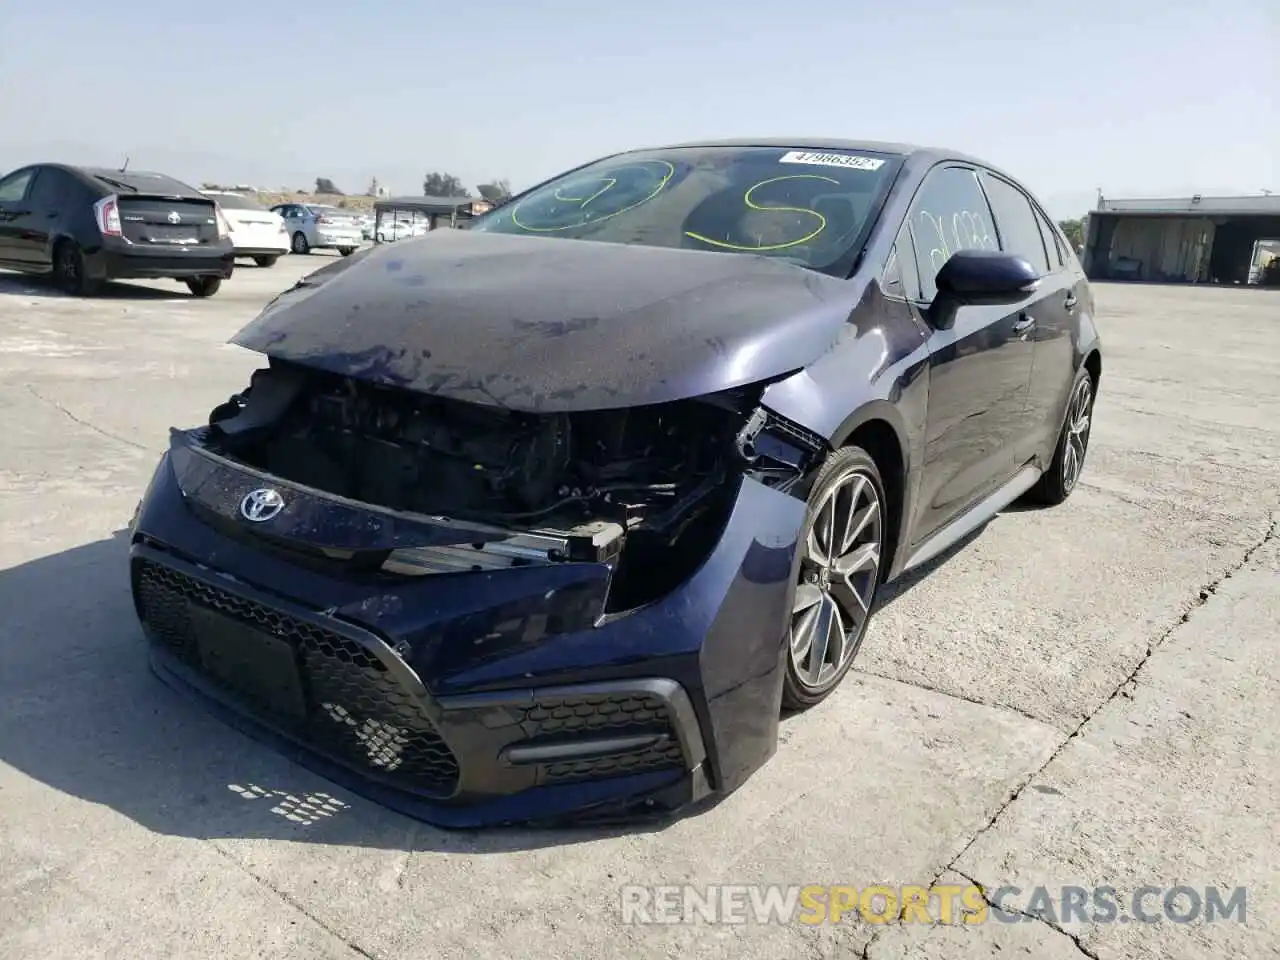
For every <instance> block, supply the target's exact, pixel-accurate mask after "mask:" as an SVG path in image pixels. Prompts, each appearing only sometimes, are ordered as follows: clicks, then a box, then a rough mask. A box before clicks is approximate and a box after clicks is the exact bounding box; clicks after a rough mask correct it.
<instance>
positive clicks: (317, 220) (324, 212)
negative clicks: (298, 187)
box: [271, 203, 364, 257]
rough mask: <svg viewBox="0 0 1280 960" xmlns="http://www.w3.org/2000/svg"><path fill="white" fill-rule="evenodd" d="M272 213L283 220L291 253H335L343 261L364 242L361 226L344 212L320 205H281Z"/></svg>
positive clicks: (273, 209) (352, 216)
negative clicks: (327, 251) (340, 256)
mask: <svg viewBox="0 0 1280 960" xmlns="http://www.w3.org/2000/svg"><path fill="white" fill-rule="evenodd" d="M271 211H272V213H278V214H280V216H281V217H283V218H284V225H285V229H286V230H287V231H288V233H289V249H291V250H292V251H293V252H294V253H300V254H301V253H310V252H311V251H312V250H337V251H338V252H339V253H340V254H342V255H343V256H344V257H346V256H350V255H351V253H352V252H353V251H354V250H355V249H356V248H357V247H359V246H360V244H361V243H362V242H363V241H364V237H363V236H361V233H360V224H359V223H358V222H357V221H356V218H355V216H354V215H353V214H352V213H350V212H349V211H347V210H340V209H338V208H337V207H331V206H327V205H325V204H320V203H281V204H277V205H276V206H274V207H272V208H271Z"/></svg>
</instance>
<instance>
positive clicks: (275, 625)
mask: <svg viewBox="0 0 1280 960" xmlns="http://www.w3.org/2000/svg"><path fill="white" fill-rule="evenodd" d="M134 578H135V580H134V583H135V590H136V593H137V598H138V608H139V612H140V614H141V616H142V620H143V623H144V624H145V625H146V626H147V628H148V629H149V631H150V633H151V634H152V636H153V638H154V640H155V642H157V643H159V644H161V645H163V646H164V647H165V648H166V649H167V650H169V651H170V652H171V653H172V654H174V655H175V656H176V657H177V658H178V659H179V660H180V661H182V663H184V664H185V665H186V666H188V667H189V668H191V669H193V670H195V671H197V672H198V673H199V674H200V675H201V676H202V677H204V678H205V679H207V680H209V681H211V682H213V683H215V684H217V685H218V686H219V687H221V688H223V689H224V690H226V691H227V692H228V693H229V694H231V695H232V696H233V697H235V698H237V699H238V700H240V701H241V702H242V703H244V704H245V706H246V707H247V708H249V709H250V710H252V711H254V712H257V713H260V714H262V715H264V718H265V719H267V720H269V721H271V722H273V723H274V724H275V725H277V726H280V727H282V728H284V729H286V730H287V731H288V732H289V733H291V734H292V735H294V736H296V737H297V738H298V739H300V740H302V741H304V742H305V743H306V744H307V745H308V746H311V747H312V748H314V749H316V750H317V751H318V752H320V753H323V754H325V755H327V756H329V757H330V758H332V759H334V760H336V761H338V762H341V763H343V764H344V765H346V766H348V767H352V768H354V769H356V770H359V771H360V772H362V773H364V774H366V775H371V776H374V777H376V778H377V779H380V780H383V781H386V782H388V783H390V784H392V785H394V786H397V787H399V788H401V789H408V790H412V791H414V792H416V793H421V794H423V795H425V796H430V797H435V798H439V797H446V796H449V795H451V794H452V793H453V792H454V791H455V790H456V789H457V785H458V761H457V758H456V757H454V755H453V752H452V751H451V750H450V749H449V747H448V745H447V744H445V742H444V740H443V739H441V737H440V734H439V733H438V732H437V731H436V729H435V727H434V725H433V724H432V723H431V721H430V719H429V718H428V717H427V716H426V714H425V712H424V711H423V709H422V705H421V704H420V702H419V701H418V699H417V698H416V697H415V696H414V695H413V694H412V693H411V692H410V691H409V690H407V689H406V688H405V687H404V685H403V684H402V683H401V682H400V681H399V680H398V679H397V678H396V677H395V676H394V675H393V673H392V671H391V670H390V669H389V668H388V666H387V664H386V663H385V662H384V661H383V660H382V659H381V658H379V657H378V656H377V655H376V654H375V653H374V652H373V651H372V650H371V649H370V648H369V647H368V646H366V645H364V644H362V643H360V642H358V641H357V640H354V639H352V638H350V637H347V636H344V635H343V634H340V633H338V632H336V631H333V630H328V629H326V628H324V627H321V626H318V625H316V624H313V623H310V622H308V621H306V620H303V619H300V618H298V617H295V616H293V615H292V614H289V613H285V612H282V611H280V610H276V609H273V608H271V607H268V606H265V605H264V604H261V603H257V602H256V601H252V600H248V599H246V598H244V597H241V596H238V595H236V594H233V593H230V592H228V591H226V590H223V589H221V588H219V587H216V586H213V585H212V584H209V583H206V582H204V581H203V580H198V579H196V578H194V577H191V576H188V575H187V574H184V573H181V572H179V571H177V570H174V569H172V568H170V567H166V566H162V565H160V564H157V563H154V562H152V561H150V560H139V561H137V562H136V565H135V568H134ZM210 614H212V615H213V616H210ZM245 628H247V629H245ZM229 637H233V638H234V641H235V644H237V645H238V646H237V647H236V648H235V650H236V653H237V654H238V655H239V656H241V657H244V658H248V659H237V658H236V655H232V656H230V657H228V656H223V655H222V652H221V651H222V645H223V644H224V643H226V642H228V638H229ZM255 648H260V649H255ZM277 648H278V652H277ZM247 662H251V663H252V664H253V669H249V668H246V667H245V666H244V664H245V663H247ZM228 665H230V666H228Z"/></svg>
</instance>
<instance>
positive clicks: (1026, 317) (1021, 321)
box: [1013, 313, 1036, 339]
mask: <svg viewBox="0 0 1280 960" xmlns="http://www.w3.org/2000/svg"><path fill="white" fill-rule="evenodd" d="M1035 325H1036V318H1035V317H1033V316H1031V315H1030V314H1029V313H1021V314H1019V315H1018V319H1017V321H1016V322H1015V323H1014V325H1013V332H1014V333H1016V334H1018V335H1019V337H1022V335H1023V334H1025V333H1026V332H1027V331H1028V330H1030V329H1031V328H1032V327H1034V326H1035ZM1023 339H1025V338H1023Z"/></svg>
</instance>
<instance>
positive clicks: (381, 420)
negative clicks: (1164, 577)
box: [130, 140, 1102, 827]
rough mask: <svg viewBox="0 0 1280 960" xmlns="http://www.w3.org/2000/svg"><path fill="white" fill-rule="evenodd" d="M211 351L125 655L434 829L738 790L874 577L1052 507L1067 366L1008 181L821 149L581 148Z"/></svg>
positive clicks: (1045, 258) (138, 587) (1032, 238)
mask: <svg viewBox="0 0 1280 960" xmlns="http://www.w3.org/2000/svg"><path fill="white" fill-rule="evenodd" d="M233 342H234V343H236V344H238V345H240V346H242V347H245V348H246V349H249V350H253V351H256V352H258V353H260V354H262V355H263V356H264V360H265V361H266V362H264V363H263V364H262V365H261V369H259V370H257V371H256V372H255V373H254V374H253V375H252V377H251V378H250V381H249V383H248V384H247V386H242V385H240V384H236V385H235V386H234V387H233V388H232V389H233V391H234V392H233V393H231V395H230V396H229V398H228V399H227V400H226V401H224V402H223V403H221V404H219V405H218V406H217V407H215V408H214V409H213V410H212V411H211V412H210V414H209V416H208V417H207V418H201V422H200V423H199V424H197V425H196V426H195V427H194V428H193V429H189V430H174V431H173V432H172V433H171V435H170V447H169V450H168V451H167V453H166V454H165V455H164V456H163V457H162V459H161V461H160V463H159V465H158V468H157V470H156V473H155V477H154V479H153V481H152V483H151V485H150V486H149V488H148V490H147V493H146V495H145V498H144V500H143V501H142V503H141V504H140V506H139V510H138V513H137V515H136V519H135V521H134V523H133V524H132V528H131V531H130V537H131V540H132V545H131V548H130V549H131V563H132V583H133V591H134V597H135V601H136V609H137V611H138V614H139V616H140V617H141V619H142V622H143V625H144V628H145V634H146V636H147V637H148V639H149V641H150V650H151V656H152V662H153V663H154V664H155V665H156V668H157V670H158V671H159V672H160V674H161V675H162V676H164V677H166V678H167V679H168V680H169V681H170V682H172V683H174V684H175V685H176V686H178V687H180V688H183V689H186V690H188V691H191V692H195V693H197V694H199V695H201V696H204V697H207V698H208V700H209V701H211V702H213V703H220V704H222V705H223V706H224V707H228V708H230V709H231V710H233V711H235V712H238V713H239V714H240V716H241V718H242V719H241V720H240V721H239V723H240V725H241V726H242V728H244V729H247V730H253V731H256V732H257V733H258V734H259V735H260V736H262V737H263V738H265V739H268V740H269V741H270V742H273V743H276V744H283V745H285V746H286V747H287V749H288V750H289V752H290V754H291V755H293V756H296V757H298V758H299V759H302V760H303V761H304V762H307V763H309V764H311V765H312V766H313V767H314V768H316V769H317V770H319V771H321V772H322V773H323V774H324V775H325V776H328V777H330V778H332V779H335V780H337V781H338V782H341V783H344V784H346V785H348V786H350V787H352V788H354V789H357V790H361V791H363V792H365V793H366V794H368V795H370V796H372V797H374V798H375V799H377V800H379V801H381V802H383V803H387V804H390V805H393V806H395V807H396V808H397V809H399V810H402V811H404V812H406V813H408V814H411V815H413V816H418V817H421V818H423V819H426V820H429V821H431V822H433V823H438V824H442V825H446V826H464V827H473V826H477V825H482V824H498V823H508V822H511V821H520V820H549V819H557V818H562V819H565V820H572V821H578V822H580V821H581V820H583V819H586V818H589V817H591V816H597V815H598V816H602V817H614V816H618V815H624V814H628V813H636V812H641V811H647V812H652V811H656V810H665V809H669V808H673V807H679V806H682V805H684V804H688V803H691V802H694V801H697V800H701V799H704V798H706V797H707V796H708V795H710V794H720V795H723V794H725V793H728V792H730V791H732V790H734V789H736V788H738V787H739V786H741V785H742V784H743V783H744V781H746V779H747V778H748V777H749V776H750V775H751V773H752V772H753V771H754V770H756V769H757V768H758V767H759V766H760V765H761V764H763V763H765V762H766V761H768V759H769V758H770V757H772V756H773V755H774V753H775V752H776V751H777V749H778V729H779V728H778V721H779V715H780V712H781V711H782V710H783V709H796V708H805V707H809V706H812V705H814V704H817V703H819V702H821V701H822V700H824V699H825V698H826V697H828V696H829V695H830V694H831V693H832V692H833V691H834V690H836V689H837V687H838V686H839V685H840V683H841V681H842V680H843V679H844V678H845V677H846V676H847V674H848V672H849V669H850V667H851V665H852V664H853V662H854V659H855V657H856V656H857V655H858V651H859V649H860V647H861V646H862V643H863V639H864V637H865V636H866V635H867V634H866V631H867V625H868V623H869V621H870V620H871V618H872V617H873V616H874V612H875V610H876V601H877V598H878V597H880V596H881V592H880V591H881V587H882V586H883V585H884V584H886V583H890V582H892V581H894V580H896V579H898V578H899V577H901V576H902V575H903V574H904V573H907V572H908V571H913V570H914V571H917V572H918V574H917V575H919V574H920V573H923V572H925V571H927V570H928V569H930V566H929V564H930V561H933V560H935V559H936V558H938V557H939V556H940V555H943V554H944V553H945V552H946V551H948V550H950V549H952V548H954V547H956V546H957V545H958V544H961V543H963V542H964V541H965V540H966V539H967V538H968V537H969V536H970V535H972V534H974V533H975V532H976V531H978V530H980V529H981V528H982V527H983V526H984V525H985V524H986V523H988V522H989V521H990V520H992V519H993V518H994V517H995V516H996V515H997V514H998V513H1000V512H1001V511H1002V510H1003V509H1004V508H1005V507H1007V506H1009V505H1010V504H1011V503H1013V502H1014V501H1015V500H1018V499H1020V498H1025V499H1026V500H1028V501H1030V502H1033V503H1036V504H1039V505H1044V506H1052V505H1055V504H1060V503H1062V502H1063V501H1065V500H1066V499H1067V498H1068V497H1069V496H1071V494H1072V491H1073V490H1075V489H1076V487H1077V481H1078V479H1079V477H1080V475H1081V469H1082V467H1083V465H1084V460H1085V455H1086V453H1087V450H1088V443H1089V437H1090V432H1091V429H1092V427H1091V424H1092V415H1093V401H1094V397H1095V396H1096V395H1097V388H1098V383H1099V379H1100V377H1101V372H1102V365H1101V364H1102V360H1101V347H1100V340H1099V335H1098V330H1097V326H1096V324H1095V322H1094V298H1093V294H1092V293H1091V291H1090V287H1089V284H1088V282H1087V281H1086V279H1085V276H1084V272H1083V271H1082V270H1081V268H1080V264H1079V263H1078V262H1077V260H1076V258H1075V256H1074V255H1073V254H1072V252H1071V250H1070V248H1069V247H1068V245H1067V241H1066V239H1065V237H1064V236H1063V234H1062V232H1061V230H1060V229H1059V228H1058V226H1057V225H1056V224H1055V223H1054V222H1053V221H1052V220H1051V219H1050V218H1049V217H1048V215H1047V214H1046V213H1045V211H1044V208H1043V206H1042V205H1041V204H1040V203H1038V202H1037V201H1036V200H1035V198H1034V197H1033V196H1032V195H1031V194H1030V193H1029V192H1028V191H1027V190H1026V189H1025V188H1024V187H1023V186H1021V185H1020V184H1019V183H1018V182H1017V181H1016V180H1014V179H1013V178H1012V177H1010V176H1009V175H1008V174H1006V173H1003V172H1001V171H1000V170H998V169H996V168H994V167H992V166H990V165H988V164H986V163H983V162H982V161H980V160H977V159H974V158H971V157H967V156H965V155H963V154H960V153H955V152H952V151H949V150H934V149H922V148H913V147H908V146H902V145H896V144H885V143H857V142H849V141H843V140H828V141H820V142H816V143H815V142H800V143H796V142H792V141H778V140H750V141H739V142H714V143H700V144H685V145H682V146H674V147H667V148H661V149H650V150H643V151H636V152H631V153H624V154H620V155H616V156H612V157H607V158H605V159H603V160H599V161H596V162H594V163H591V164H588V165H586V166H583V167H580V168H578V169H576V170H574V171H571V172H569V173H566V174H564V175H562V176H560V177H557V178H554V179H552V180H550V181H548V182H546V183H544V184H542V185H541V186H538V187H535V188H533V189H531V190H529V191H527V192H526V193H524V194H521V195H519V196H517V197H515V198H514V199H513V200H512V201H511V202H510V203H508V204H505V205H504V206H501V207H498V208H496V209H494V210H493V211H491V212H490V213H488V214H486V215H482V216H480V217H478V218H476V219H475V220H472V221H470V226H469V228H468V229H465V230H450V229H443V230H442V229H436V230H432V231H431V232H430V233H429V234H427V236H425V237H423V238H422V239H420V240H416V241H414V242H413V243H411V244H405V245H400V246H398V247H397V246H396V245H392V246H390V247H382V246H375V247H374V248H373V249H372V250H370V251H369V252H368V253H362V254H361V255H360V256H358V257H351V258H349V259H347V260H341V261H336V262H333V263H330V264H329V265H328V266H326V267H324V268H322V269H321V270H318V271H316V272H314V273H312V274H310V275H309V276H308V277H305V278H303V279H302V280H301V281H300V282H299V283H298V284H297V285H296V286H295V287H293V288H291V289H290V290H288V291H286V292H284V293H282V294H281V295H280V296H278V297H276V298H275V299H274V300H273V301H272V302H271V303H270V304H269V305H267V306H266V307H265V308H264V309H263V311H262V312H261V313H260V314H259V315H258V317H257V318H256V319H254V320H253V321H252V322H251V323H249V324H248V326H246V327H245V328H244V329H243V330H241V331H240V333H239V334H237V335H236V336H235V337H234V338H233ZM1009 522H1012V523H1016V522H1018V520H1017V519H1016V518H1015V519H1013V520H1011V521H1009ZM1028 603H1029V604H1033V603H1034V598H1028ZM846 747H847V745H845V744H833V745H832V749H845V748H846ZM867 775H868V776H875V772H874V771H868V772H867Z"/></svg>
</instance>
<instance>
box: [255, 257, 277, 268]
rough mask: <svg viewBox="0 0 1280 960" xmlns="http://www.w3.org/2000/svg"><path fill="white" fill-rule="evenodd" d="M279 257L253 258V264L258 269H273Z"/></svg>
mask: <svg viewBox="0 0 1280 960" xmlns="http://www.w3.org/2000/svg"><path fill="white" fill-rule="evenodd" d="M279 259H280V258H279V257H254V258H253V262H254V263H256V264H257V265H258V266H260V267H274V266H275V265H276V261H277V260H279Z"/></svg>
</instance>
